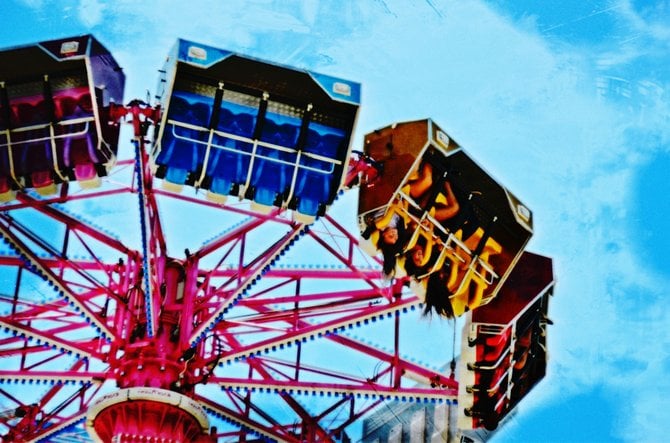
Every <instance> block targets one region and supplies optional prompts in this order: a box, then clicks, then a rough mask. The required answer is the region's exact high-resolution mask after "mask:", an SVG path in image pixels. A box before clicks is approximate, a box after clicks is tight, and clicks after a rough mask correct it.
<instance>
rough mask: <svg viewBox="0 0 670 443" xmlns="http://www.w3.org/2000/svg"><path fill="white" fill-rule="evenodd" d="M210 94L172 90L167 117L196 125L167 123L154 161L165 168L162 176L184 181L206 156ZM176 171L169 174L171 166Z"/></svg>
mask: <svg viewBox="0 0 670 443" xmlns="http://www.w3.org/2000/svg"><path fill="white" fill-rule="evenodd" d="M213 102H214V98H213V97H208V96H203V95H199V94H194V93H191V92H185V91H174V93H173V95H172V98H171V100H170V104H169V105H168V106H169V109H168V120H174V121H176V122H178V123H185V124H188V125H193V126H197V127H198V128H187V127H184V126H179V124H178V123H177V124H175V123H169V122H168V123H167V124H166V127H165V130H164V133H163V139H162V142H161V144H162V148H161V151H160V152H159V153H158V156H157V157H156V160H155V162H156V163H157V164H159V165H165V166H166V167H167V170H166V175H165V178H166V179H167V180H168V181H171V182H173V183H180V184H181V183H184V181H173V180H186V179H187V178H188V173H190V172H194V171H196V170H198V169H199V168H200V167H201V166H202V164H203V162H204V158H205V152H206V149H207V138H208V132H209V131H208V129H207V126H208V125H209V119H210V115H211V111H212V104H213ZM172 168H174V169H175V171H174V172H173V173H170V169H172Z"/></svg>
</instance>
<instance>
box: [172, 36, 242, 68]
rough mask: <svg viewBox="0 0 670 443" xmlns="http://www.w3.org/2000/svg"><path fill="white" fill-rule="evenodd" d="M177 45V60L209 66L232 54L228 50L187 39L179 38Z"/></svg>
mask: <svg viewBox="0 0 670 443" xmlns="http://www.w3.org/2000/svg"><path fill="white" fill-rule="evenodd" d="M178 45H179V47H178V50H177V51H178V54H177V56H178V60H180V61H183V62H187V63H193V64H198V65H202V66H211V65H212V64H214V63H217V62H219V61H221V60H223V59H225V58H227V57H228V56H230V55H231V54H232V53H231V52H230V51H226V50H224V49H218V48H214V47H212V46H207V45H202V44H200V43H193V42H190V41H187V40H181V39H180V40H179V41H178Z"/></svg>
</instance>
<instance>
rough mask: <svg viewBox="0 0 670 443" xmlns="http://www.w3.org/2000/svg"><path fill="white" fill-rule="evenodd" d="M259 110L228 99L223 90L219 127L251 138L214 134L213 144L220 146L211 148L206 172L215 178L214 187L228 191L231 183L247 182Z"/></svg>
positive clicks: (226, 131)
mask: <svg viewBox="0 0 670 443" xmlns="http://www.w3.org/2000/svg"><path fill="white" fill-rule="evenodd" d="M257 112H258V109H257V108H254V107H251V106H246V105H242V104H239V103H234V102H231V101H228V100H225V94H224V100H223V101H222V102H221V110H220V114H219V121H218V124H217V126H216V130H217V131H220V132H223V133H225V134H232V135H235V136H238V137H244V138H246V139H249V141H244V140H239V139H235V138H232V137H227V136H225V135H221V134H218V133H215V134H214V138H213V140H212V144H213V145H214V146H215V147H218V148H216V149H212V151H211V153H210V158H209V163H208V165H207V175H208V176H209V177H210V178H211V179H212V183H211V187H210V190H211V191H213V192H217V193H219V194H227V193H228V192H229V190H230V187H231V185H232V184H235V183H237V184H241V183H245V182H246V180H247V174H248V171H249V163H250V160H251V152H252V150H253V144H252V142H251V138H252V137H253V133H254V128H255V125H256V119H257V118H256V113H257Z"/></svg>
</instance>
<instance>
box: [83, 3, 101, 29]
mask: <svg viewBox="0 0 670 443" xmlns="http://www.w3.org/2000/svg"><path fill="white" fill-rule="evenodd" d="M104 11H105V4H103V3H101V2H100V1H99V0H80V1H79V20H80V21H81V22H82V23H83V24H84V25H85V26H87V27H89V28H92V27H94V26H97V25H99V24H100V23H101V22H102V20H103V13H104Z"/></svg>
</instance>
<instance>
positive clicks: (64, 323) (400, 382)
mask: <svg viewBox="0 0 670 443" xmlns="http://www.w3.org/2000/svg"><path fill="white" fill-rule="evenodd" d="M115 111H116V116H117V118H120V117H122V116H124V115H125V116H126V118H128V119H130V121H131V123H132V124H133V125H134V128H135V140H134V141H135V145H136V148H137V149H136V151H137V159H136V160H135V161H133V160H122V161H119V162H117V166H116V167H115V169H114V171H112V174H110V176H109V177H108V178H107V179H105V186H104V187H103V188H99V189H97V190H81V191H80V190H77V191H76V192H74V191H73V190H71V189H69V186H68V183H64V184H63V185H62V189H61V192H60V194H59V195H58V196H56V197H54V198H51V199H44V198H39V199H38V198H34V197H32V196H31V195H30V194H29V193H19V194H18V196H17V201H16V202H14V203H11V204H7V205H5V206H3V207H2V212H0V236H1V237H2V239H3V240H4V241H5V243H6V245H7V247H8V248H9V249H7V248H5V249H6V250H9V251H10V252H9V253H5V254H4V255H0V271H1V272H2V274H1V275H0V279H1V280H0V281H2V287H3V290H2V291H1V292H2V295H0V328H1V329H2V332H0V405H1V406H2V407H4V408H5V409H6V411H7V412H6V413H4V414H1V415H0V434H2V435H4V437H3V441H22V440H37V441H58V435H59V434H63V433H66V432H69V430H70V429H81V423H82V422H83V421H84V419H85V416H86V411H87V409H88V407H89V405H91V403H92V402H93V401H95V399H96V396H100V395H102V392H104V391H105V389H107V391H109V389H110V386H111V387H114V388H127V387H135V386H151V387H157V388H162V389H172V390H176V391H178V392H181V393H182V394H185V395H187V396H189V397H191V398H193V399H195V400H197V401H198V402H200V404H201V405H202V406H203V407H204V408H205V409H206V410H207V411H208V412H209V413H210V418H211V421H213V422H215V423H212V424H215V425H217V427H218V428H219V429H217V431H216V437H217V438H218V439H219V441H245V439H246V438H258V437H260V438H263V439H267V440H278V441H288V442H292V441H294V442H299V441H334V440H337V439H338V438H339V436H340V435H341V433H342V431H343V430H344V429H345V428H346V427H347V426H349V425H350V424H352V423H353V422H354V421H356V420H358V419H359V418H361V417H362V416H363V415H364V414H365V413H367V412H369V411H370V410H371V409H373V408H374V407H375V406H377V405H379V404H380V403H381V402H384V401H388V400H397V401H419V402H422V401H430V402H452V403H453V402H455V401H456V396H457V392H458V383H457V381H456V380H455V378H454V375H453V373H452V374H450V375H444V374H442V373H440V372H438V371H436V370H433V369H429V368H427V367H426V366H425V365H422V364H420V363H416V362H413V361H410V360H409V359H408V357H407V356H406V355H404V353H403V352H401V349H400V343H399V342H400V339H399V337H400V332H401V326H403V325H405V324H407V323H408V322H406V321H403V320H402V314H403V313H404V312H407V311H409V310H415V309H417V307H418V305H419V302H418V300H417V298H416V296H415V295H414V294H413V293H412V292H411V291H409V290H408V289H407V288H406V287H405V286H404V285H403V281H402V280H400V281H396V282H395V284H393V285H392V286H388V284H384V282H383V281H382V280H381V279H380V266H379V262H378V261H377V260H374V259H370V258H369V257H368V256H366V255H365V254H364V253H363V252H362V251H360V249H359V246H358V240H357V235H354V234H352V233H350V232H348V231H347V229H346V228H345V227H344V226H343V225H341V224H340V223H338V222H337V221H336V220H334V219H333V218H332V217H331V216H329V215H325V216H323V217H321V218H319V219H318V220H317V222H316V223H315V224H314V225H312V226H305V225H301V224H298V223H295V222H293V221H292V219H291V218H290V217H289V216H288V214H287V211H283V210H281V209H276V210H274V211H272V212H271V213H270V214H268V215H260V214H258V213H254V212H252V211H250V210H248V209H247V208H246V207H245V206H244V205H242V204H230V205H226V206H221V205H218V204H215V203H212V202H209V201H206V200H205V199H203V198H200V197H198V196H197V195H196V196H188V195H186V193H184V194H174V193H170V192H167V191H164V190H161V189H158V188H154V187H153V184H154V179H153V177H152V173H151V169H150V166H149V162H148V156H147V153H146V150H145V146H144V143H145V140H144V137H143V136H142V134H141V132H142V131H141V127H142V126H143V125H144V126H146V125H147V124H150V123H152V122H153V121H155V120H156V117H157V116H156V110H153V109H151V108H148V107H146V106H143V105H141V104H133V105H132V106H129V107H128V108H119V109H116V110H115ZM366 169H368V165H367V164H366V162H365V159H363V158H357V157H354V159H352V161H351V165H350V175H349V177H348V179H347V182H348V183H353V182H354V180H355V179H356V177H360V175H361V174H365V171H366ZM124 196H125V197H126V198H135V197H137V198H139V200H140V212H141V214H140V217H139V219H140V222H139V224H138V226H128V227H124V228H123V229H121V231H122V232H121V233H123V231H124V230H125V231H126V232H128V231H129V230H134V229H138V228H139V229H142V230H143V234H144V235H142V247H141V248H136V249H133V248H131V247H129V246H127V245H126V244H125V243H124V241H122V240H119V239H117V238H115V237H114V236H113V235H111V234H108V233H107V232H106V231H104V230H103V229H101V228H97V227H96V226H94V225H93V224H90V223H87V222H86V221H84V220H83V219H80V218H79V217H78V216H74V215H71V213H70V211H71V209H70V207H71V206H72V207H74V208H75V209H72V211H74V210H76V209H77V208H78V207H79V206H83V205H87V204H108V205H118V204H119V203H118V201H120V199H122V198H124ZM162 200H166V201H167V200H176V201H181V202H184V203H187V204H189V205H192V206H193V207H196V206H197V207H202V208H204V209H206V210H208V211H212V212H213V213H215V214H217V217H221V220H226V218H227V217H230V218H242V217H244V218H242V220H243V221H242V222H239V223H237V224H235V225H233V226H232V227H230V229H228V230H227V231H225V232H224V233H222V234H220V235H218V236H216V237H215V238H214V239H212V240H211V241H209V242H206V243H205V244H204V245H202V246H201V247H200V248H198V249H194V250H192V251H189V250H187V251H185V253H184V258H181V259H177V258H175V257H174V256H171V255H169V254H168V238H167V235H166V232H167V231H165V230H164V226H163V223H164V222H165V221H167V220H169V219H167V218H166V219H161V216H160V207H159V204H160V203H161V201H162ZM352 217H353V215H352ZM269 232H270V233H272V234H271V235H269V234H268V233H269ZM296 241H298V244H303V243H309V245H310V247H311V248H312V249H314V250H317V249H318V251H319V252H318V254H319V255H318V256H316V257H315V258H316V259H317V260H319V259H321V258H324V257H327V258H328V260H327V261H328V262H330V263H337V266H323V267H312V268H299V267H283V266H281V265H279V264H278V259H279V258H280V256H282V255H283V254H285V253H286V252H287V251H289V250H290V248H291V246H293V245H294V244H296ZM10 276H11V277H10ZM45 282H46V284H44V283H45ZM47 285H48V286H51V288H47ZM377 323H380V324H381V326H382V327H384V328H385V330H386V331H387V334H388V336H389V337H393V338H392V340H391V341H392V343H393V345H392V349H390V350H382V349H378V348H377V347H376V346H374V345H372V344H368V343H365V342H364V341H362V340H358V339H355V338H352V336H351V335H350V334H347V331H348V330H349V329H351V328H353V327H356V326H367V325H370V326H372V325H373V324H375V325H377ZM376 327H378V326H376ZM331 350H333V351H332V352H333V353H335V354H336V355H343V356H344V359H347V360H348V359H351V360H352V361H354V360H357V359H359V360H364V361H365V363H364V364H368V365H371V366H374V371H371V372H369V373H367V374H365V375H364V374H362V373H361V372H360V371H359V372H356V371H355V370H353V368H348V366H347V364H346V362H344V363H343V364H341V365H339V367H338V364H333V363H332V361H331V360H332V359H331V358H330V355H326V354H329V353H330V352H331ZM320 352H321V354H320ZM340 360H342V359H340ZM349 366H352V367H353V366H355V365H349ZM417 381H420V382H422V383H419V384H417ZM28 386H32V387H31V388H30V389H27V387H28ZM213 387H214V388H213ZM247 436H249V437H247Z"/></svg>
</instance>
